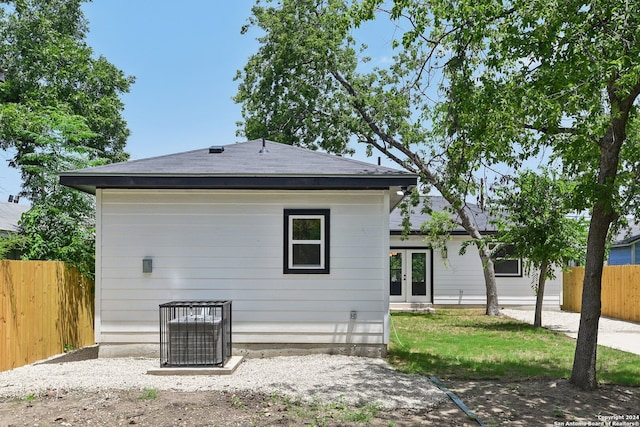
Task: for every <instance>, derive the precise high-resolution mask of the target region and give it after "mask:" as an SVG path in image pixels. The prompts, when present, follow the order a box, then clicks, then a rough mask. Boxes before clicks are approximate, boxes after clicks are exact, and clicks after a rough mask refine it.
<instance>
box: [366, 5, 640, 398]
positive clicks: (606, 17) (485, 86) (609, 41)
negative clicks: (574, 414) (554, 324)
mask: <svg viewBox="0 0 640 427" xmlns="http://www.w3.org/2000/svg"><path fill="white" fill-rule="evenodd" d="M381 4H382V2H381V1H377V0H367V1H365V2H364V7H363V8H362V11H363V12H362V14H363V16H365V17H369V16H372V14H373V11H375V10H376V8H377V7H380V6H381ZM389 13H390V16H391V17H392V18H393V19H399V18H401V17H410V22H411V30H410V31H407V32H405V33H404V36H403V39H402V44H403V45H404V46H405V47H409V46H430V49H431V50H432V51H434V52H435V53H437V54H440V55H441V57H442V61H441V64H442V67H443V70H444V73H445V76H446V78H447V79H448V84H447V87H446V90H445V91H444V94H445V95H446V100H447V102H448V105H447V108H446V109H443V110H442V112H443V115H442V116H441V118H442V121H441V123H446V124H447V126H446V129H448V130H449V132H451V133H455V134H458V135H461V136H462V138H460V139H459V140H460V141H465V140H467V141H470V142H471V143H472V144H473V145H474V146H482V145H485V144H490V145H491V147H492V148H491V151H493V152H497V153H499V152H501V151H505V150H512V149H513V148H514V147H516V148H517V149H518V151H519V152H520V155H521V156H522V157H527V156H530V155H532V154H535V153H537V152H539V151H540V150H542V149H547V150H549V151H550V154H551V155H552V156H553V157H555V158H559V159H560V160H561V161H562V164H563V166H564V169H565V173H566V174H567V175H568V176H570V177H571V178H572V179H574V180H575V181H576V183H577V185H576V188H575V191H574V196H575V197H574V206H573V207H574V208H576V209H577V210H581V209H589V210H590V211H591V212H590V213H591V222H590V226H589V232H588V241H587V254H586V261H585V281H584V287H583V295H582V315H581V319H580V328H579V333H578V340H577V345H576V353H575V359H574V368H573V372H572V376H571V382H572V383H573V384H575V385H577V386H578V387H580V388H584V389H593V388H595V387H596V386H597V380H596V358H597V357H596V356H597V334H598V323H599V318H600V314H601V299H600V297H601V284H602V266H603V261H604V254H605V247H606V241H607V234H608V231H609V227H610V225H611V224H612V223H614V222H615V221H616V220H617V219H618V218H619V217H620V216H621V215H623V214H626V213H628V212H633V213H635V214H636V215H637V214H638V211H639V209H638V206H639V205H640V203H639V202H640V197H638V195H639V192H638V183H639V182H640V181H639V180H638V179H637V177H638V175H639V169H638V165H640V156H639V154H640V150H639V149H638V147H639V146H640V145H639V140H638V114H637V99H638V95H639V94H640V32H639V31H638V28H640V3H639V2H638V1H635V0H632V1H624V2H619V1H611V0H594V1H580V0H566V1H562V2H556V1H549V0H527V1H520V0H517V1H510V2H502V1H498V0H427V1H420V2H417V1H411V0H396V1H394V2H393V5H392V7H391V9H390V11H389Z"/></svg>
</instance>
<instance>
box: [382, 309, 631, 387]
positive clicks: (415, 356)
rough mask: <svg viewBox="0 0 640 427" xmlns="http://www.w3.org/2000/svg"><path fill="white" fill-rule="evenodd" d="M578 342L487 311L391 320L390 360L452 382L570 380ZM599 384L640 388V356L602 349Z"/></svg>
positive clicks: (405, 315)
mask: <svg viewBox="0 0 640 427" xmlns="http://www.w3.org/2000/svg"><path fill="white" fill-rule="evenodd" d="M574 351H575V340H573V339H571V338H569V337H567V336H565V335H564V334H561V333H558V332H553V331H548V330H546V329H542V328H534V327H533V326H531V325H529V324H527V323H523V322H520V321H517V320H514V319H511V318H508V317H503V316H499V317H495V316H491V317H490V316H486V315H484V311H483V310H468V309H453V310H444V309H440V310H437V311H436V312H435V313H432V314H413V313H411V314H410V313H401V314H394V315H392V316H391V343H390V345H389V361H390V362H391V363H392V364H394V365H395V366H396V367H397V368H398V369H399V370H401V371H404V372H409V373H418V374H426V375H435V376H437V377H439V378H450V379H454V378H455V379H500V380H504V381H511V380H525V379H543V378H569V377H570V375H571V368H572V365H573V355H574ZM597 375H598V380H599V381H600V382H601V383H611V384H621V385H632V386H640V356H638V355H635V354H631V353H626V352H623V351H618V350H613V349H610V348H607V347H602V346H599V347H598V373H597Z"/></svg>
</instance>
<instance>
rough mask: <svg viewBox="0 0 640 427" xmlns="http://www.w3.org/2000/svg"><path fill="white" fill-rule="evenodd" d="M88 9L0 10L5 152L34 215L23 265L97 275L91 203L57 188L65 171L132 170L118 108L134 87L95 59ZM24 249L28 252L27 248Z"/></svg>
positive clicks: (26, 231) (0, 136)
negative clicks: (122, 164)
mask: <svg viewBox="0 0 640 427" xmlns="http://www.w3.org/2000/svg"><path fill="white" fill-rule="evenodd" d="M81 3H82V1H81V0H15V1H3V2H2V4H0V68H1V70H2V74H3V81H1V82H0V148H2V149H4V150H7V151H9V152H10V153H11V154H12V156H13V157H12V159H11V161H10V162H9V165H10V166H12V167H15V168H18V169H19V170H20V171H21V174H22V180H23V184H22V192H21V194H22V195H23V196H26V197H28V198H29V199H30V200H31V202H32V208H31V210H30V211H29V213H27V214H25V216H24V217H23V220H22V223H21V233H22V234H23V235H24V236H26V238H27V240H28V242H29V244H28V246H26V250H24V252H23V257H26V258H29V259H60V260H65V261H70V262H72V263H74V264H76V265H78V266H79V267H81V269H82V270H83V271H85V272H88V271H89V270H91V269H92V268H89V267H88V266H89V265H91V264H92V263H93V262H92V259H93V247H92V245H93V243H92V242H93V240H92V239H93V232H92V231H91V229H92V227H93V225H92V224H93V221H94V220H93V203H92V202H91V200H90V198H87V197H86V196H85V195H80V194H75V193H74V192H72V191H69V190H66V189H64V188H62V187H61V186H59V185H58V184H57V176H56V174H57V173H58V172H60V171H62V170H65V169H69V168H76V167H84V166H88V165H92V164H94V163H104V162H105V161H108V162H111V161H121V160H126V159H127V158H128V155H127V154H126V153H125V152H124V146H125V143H126V139H127V137H128V135H129V131H128V129H127V127H126V123H125V121H124V119H123V117H122V115H121V112H122V110H123V108H124V105H123V103H122V101H121V99H120V97H121V95H122V94H123V93H126V92H128V91H129V87H130V85H131V84H132V83H133V79H132V78H131V77H127V76H125V75H124V73H123V72H122V71H120V70H119V69H117V68H116V67H115V66H113V65H112V64H111V63H109V62H108V61H107V60H106V59H105V58H104V57H98V58H96V57H94V56H93V51H92V49H91V48H90V47H89V46H88V45H87V44H86V42H85V37H86V33H87V21H86V19H85V18H84V15H83V13H82V10H81V8H80V6H81ZM23 247H24V246H23Z"/></svg>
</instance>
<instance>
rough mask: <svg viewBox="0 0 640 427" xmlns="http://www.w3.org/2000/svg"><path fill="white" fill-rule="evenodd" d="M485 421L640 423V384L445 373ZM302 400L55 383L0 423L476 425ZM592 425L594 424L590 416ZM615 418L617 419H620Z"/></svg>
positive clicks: (450, 417)
mask: <svg viewBox="0 0 640 427" xmlns="http://www.w3.org/2000/svg"><path fill="white" fill-rule="evenodd" d="M441 380H442V382H443V383H444V384H445V385H446V387H447V388H448V389H449V390H450V391H452V392H454V393H455V394H456V395H457V396H458V397H459V398H460V400H461V401H462V402H463V403H464V404H465V405H466V406H467V407H468V408H469V409H470V410H471V411H473V412H474V413H475V414H476V415H477V416H478V418H479V419H480V420H481V421H482V422H483V423H484V425H487V426H506V425H508V426H538V425H540V426H545V425H548V426H563V425H565V426H568V425H606V424H604V423H603V424H596V423H599V422H601V421H606V419H607V418H605V417H606V416H615V417H617V418H608V419H609V420H619V421H626V422H628V424H618V425H631V426H634V425H635V426H640V419H639V417H640V415H639V414H640V388H633V387H619V386H603V387H602V388H600V389H599V390H598V391H596V392H592V393H587V392H580V391H577V390H575V389H573V388H572V387H571V386H570V385H569V384H568V383H567V382H566V381H565V380H558V381H529V382H506V383H505V382H499V381H497V382H493V381H459V380H446V379H441ZM375 409H376V408H373V407H364V408H349V407H346V406H344V405H343V404H340V403H339V402H336V404H333V405H320V404H317V405H303V404H300V403H297V402H293V401H290V400H288V399H283V398H279V397H277V396H275V395H263V394H256V393H250V392H242V393H232V392H224V391H221V392H197V393H185V392H169V391H157V392H155V391H154V390H142V391H141V390H136V391H124V392H123V391H102V392H98V393H88V392H79V391H65V390H56V391H54V390H51V391H50V392H48V393H46V394H44V395H42V396H28V397H24V398H22V399H0V426H3V427H5V426H79V425H82V426H87V425H91V426H93V425H95V426H125V425H141V426H362V425H366V426H387V427H390V426H419V425H435V426H477V425H479V423H478V422H476V421H475V420H473V419H469V418H468V417H467V415H465V413H464V412H463V411H462V410H460V408H459V407H458V406H456V405H455V404H454V403H453V402H452V401H451V400H448V401H447V402H445V403H444V404H442V405H441V406H439V407H438V408H435V409H433V410H432V411H430V412H414V411H410V410H398V411H393V412H385V411H376V410H375ZM589 422H590V423H592V424H588V423H589ZM614 425H615V424H614Z"/></svg>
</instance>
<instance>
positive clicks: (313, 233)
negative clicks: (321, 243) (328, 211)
mask: <svg viewBox="0 0 640 427" xmlns="http://www.w3.org/2000/svg"><path fill="white" fill-rule="evenodd" d="M320 230H321V226H320V218H294V219H293V240H320V238H321V236H320Z"/></svg>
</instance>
